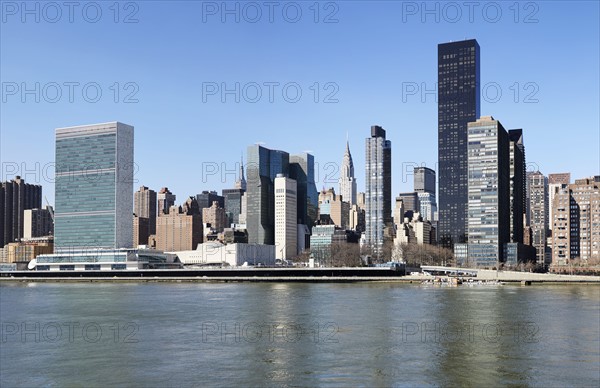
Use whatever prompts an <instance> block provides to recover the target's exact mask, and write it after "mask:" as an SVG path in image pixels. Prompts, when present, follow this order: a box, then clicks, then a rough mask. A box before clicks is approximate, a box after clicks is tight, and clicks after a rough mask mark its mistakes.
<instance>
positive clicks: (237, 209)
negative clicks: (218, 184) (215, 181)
mask: <svg viewBox="0 0 600 388" xmlns="http://www.w3.org/2000/svg"><path fill="white" fill-rule="evenodd" d="M237 186H238V185H236V187H237ZM245 186H246V185H245V183H244V187H245ZM221 194H222V195H223V198H225V212H226V213H227V223H228V224H229V225H231V224H239V223H240V215H241V214H242V198H243V196H244V190H242V189H223V191H221Z"/></svg>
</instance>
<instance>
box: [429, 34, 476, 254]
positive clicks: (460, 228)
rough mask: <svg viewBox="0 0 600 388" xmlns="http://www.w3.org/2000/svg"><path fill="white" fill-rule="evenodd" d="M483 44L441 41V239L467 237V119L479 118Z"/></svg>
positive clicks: (449, 240) (452, 241) (449, 243)
mask: <svg viewBox="0 0 600 388" xmlns="http://www.w3.org/2000/svg"><path fill="white" fill-rule="evenodd" d="M479 100H480V83H479V44H478V43H477V41H476V40H475V39H471V40H464V41H459V42H451V43H443V44H440V45H438V164H439V171H438V173H439V199H438V201H439V233H438V235H439V241H440V243H441V244H442V245H443V246H445V247H448V248H451V247H452V246H453V245H454V244H455V243H465V242H466V241H467V207H468V195H467V187H468V171H467V169H468V168H467V123H469V122H473V121H475V120H477V119H478V118H479V107H480V104H479Z"/></svg>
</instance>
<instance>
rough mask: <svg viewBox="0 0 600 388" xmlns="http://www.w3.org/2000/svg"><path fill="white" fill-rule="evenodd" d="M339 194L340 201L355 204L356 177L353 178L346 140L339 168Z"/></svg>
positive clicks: (352, 168)
mask: <svg viewBox="0 0 600 388" xmlns="http://www.w3.org/2000/svg"><path fill="white" fill-rule="evenodd" d="M340 170H341V171H340V182H339V183H340V194H341V195H342V201H344V202H350V206H352V205H355V204H356V178H354V163H352V155H351V154H350V145H349V143H348V141H346V152H345V153H344V160H343V161H342V167H341V169H340Z"/></svg>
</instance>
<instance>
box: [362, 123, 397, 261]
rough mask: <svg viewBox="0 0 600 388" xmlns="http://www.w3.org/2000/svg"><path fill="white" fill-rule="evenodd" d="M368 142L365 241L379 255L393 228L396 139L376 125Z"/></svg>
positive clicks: (366, 148) (372, 128)
mask: <svg viewBox="0 0 600 388" xmlns="http://www.w3.org/2000/svg"><path fill="white" fill-rule="evenodd" d="M365 143H366V144H365V150H366V157H365V160H366V163H365V165H366V169H365V207H366V211H365V224H366V225H365V226H366V228H365V244H366V245H367V246H368V247H370V248H371V250H372V252H373V254H374V255H375V256H376V257H377V258H379V257H380V256H381V254H382V253H383V243H384V239H385V237H390V236H391V229H392V142H391V141H389V140H386V138H385V130H384V129H383V128H381V127H380V126H377V125H374V126H372V127H371V137H368V138H367V139H366V141H365ZM386 228H388V229H386ZM386 231H387V233H390V236H386Z"/></svg>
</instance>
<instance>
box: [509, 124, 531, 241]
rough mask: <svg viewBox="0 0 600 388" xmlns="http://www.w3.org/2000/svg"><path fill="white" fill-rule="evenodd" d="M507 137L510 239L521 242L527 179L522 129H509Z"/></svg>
mask: <svg viewBox="0 0 600 388" xmlns="http://www.w3.org/2000/svg"><path fill="white" fill-rule="evenodd" d="M508 138H509V141H510V145H509V152H510V241H511V242H515V243H523V234H524V225H523V215H524V214H525V209H526V202H525V201H526V195H525V182H526V180H527V166H526V164H525V145H524V143H523V130H522V129H511V130H509V131H508Z"/></svg>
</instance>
